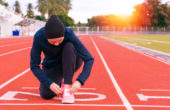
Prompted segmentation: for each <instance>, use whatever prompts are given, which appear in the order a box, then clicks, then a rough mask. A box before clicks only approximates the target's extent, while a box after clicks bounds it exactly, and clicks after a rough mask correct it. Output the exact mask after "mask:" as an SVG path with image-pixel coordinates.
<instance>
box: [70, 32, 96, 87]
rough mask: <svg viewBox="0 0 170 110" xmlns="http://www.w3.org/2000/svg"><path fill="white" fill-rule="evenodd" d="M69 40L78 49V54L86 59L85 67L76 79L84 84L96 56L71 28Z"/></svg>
mask: <svg viewBox="0 0 170 110" xmlns="http://www.w3.org/2000/svg"><path fill="white" fill-rule="evenodd" d="M69 31H70V32H69V33H70V34H71V35H69V41H71V42H72V43H73V45H74V47H75V49H76V50H77V52H78V54H79V55H80V57H81V58H82V59H83V60H84V67H83V71H82V72H81V73H80V75H79V76H78V78H77V79H76V80H77V81H79V82H80V83H81V85H84V83H85V81H86V80H87V78H88V77H89V75H90V72H91V69H92V66H93V63H94V58H93V56H92V55H91V54H90V52H89V51H88V50H87V49H86V47H85V46H84V45H83V44H82V42H81V41H80V40H79V39H78V37H77V36H76V35H75V34H74V32H73V31H72V29H69Z"/></svg>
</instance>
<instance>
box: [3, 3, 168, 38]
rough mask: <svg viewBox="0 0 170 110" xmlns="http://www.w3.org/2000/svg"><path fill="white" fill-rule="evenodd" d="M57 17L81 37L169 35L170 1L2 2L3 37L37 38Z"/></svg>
mask: <svg viewBox="0 0 170 110" xmlns="http://www.w3.org/2000/svg"><path fill="white" fill-rule="evenodd" d="M52 14H57V15H58V16H59V17H60V19H61V20H62V21H63V23H64V24H65V26H69V27H71V28H72V29H73V30H74V31H75V32H76V33H77V34H136V33H137V34H139V33H141V34H168V33H169V32H170V1H169V0H130V1H127V0H118V1H115V0H100V1H99V0H31V1H27V0H16V1H15V0H0V37H13V36H33V35H34V34H35V32H36V31H37V30H38V29H39V28H41V27H42V26H44V25H45V22H46V21H47V19H48V18H49V17H50V16H51V15H52Z"/></svg>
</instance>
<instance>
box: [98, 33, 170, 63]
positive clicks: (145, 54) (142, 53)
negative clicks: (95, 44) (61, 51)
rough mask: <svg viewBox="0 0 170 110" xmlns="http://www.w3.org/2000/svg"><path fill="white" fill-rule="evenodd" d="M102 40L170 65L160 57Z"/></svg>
mask: <svg viewBox="0 0 170 110" xmlns="http://www.w3.org/2000/svg"><path fill="white" fill-rule="evenodd" d="M100 38H102V39H105V40H107V41H110V42H113V43H114V44H117V45H119V46H121V47H123V48H126V49H128V50H130V51H134V52H136V53H139V54H141V55H144V56H147V57H149V58H152V59H155V60H157V61H159V62H162V63H164V64H167V65H170V63H169V62H167V61H165V60H162V59H160V58H158V57H154V56H152V55H150V54H147V53H144V52H140V51H137V50H135V49H132V48H130V47H126V46H124V45H122V44H119V43H116V42H114V41H113V40H112V39H109V38H103V37H101V36H100Z"/></svg>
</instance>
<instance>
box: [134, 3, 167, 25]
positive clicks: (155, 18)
mask: <svg viewBox="0 0 170 110" xmlns="http://www.w3.org/2000/svg"><path fill="white" fill-rule="evenodd" d="M134 8H135V11H134V12H133V20H132V25H138V26H154V27H157V26H159V27H167V26H168V13H169V12H168V6H167V4H161V2H160V1H159V0H146V1H145V2H144V3H142V4H139V5H137V6H135V7H134Z"/></svg>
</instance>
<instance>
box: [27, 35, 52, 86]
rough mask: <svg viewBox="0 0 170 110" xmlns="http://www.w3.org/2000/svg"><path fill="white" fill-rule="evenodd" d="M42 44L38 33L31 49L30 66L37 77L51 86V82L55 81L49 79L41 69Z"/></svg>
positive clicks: (44, 83)
mask: <svg viewBox="0 0 170 110" xmlns="http://www.w3.org/2000/svg"><path fill="white" fill-rule="evenodd" d="M41 51H42V49H41V46H40V44H39V39H38V35H37V34H36V35H35V36H34V40H33V45H32V49H31V58H30V60H31V61H30V67H31V71H32V72H33V74H34V75H35V76H36V77H37V79H38V80H39V81H40V83H42V84H43V85H45V86H46V87H48V88H49V87H50V85H51V83H52V82H53V81H52V80H51V79H49V78H48V77H47V76H46V74H45V73H44V72H43V71H42V70H41V69H40V63H41Z"/></svg>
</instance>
